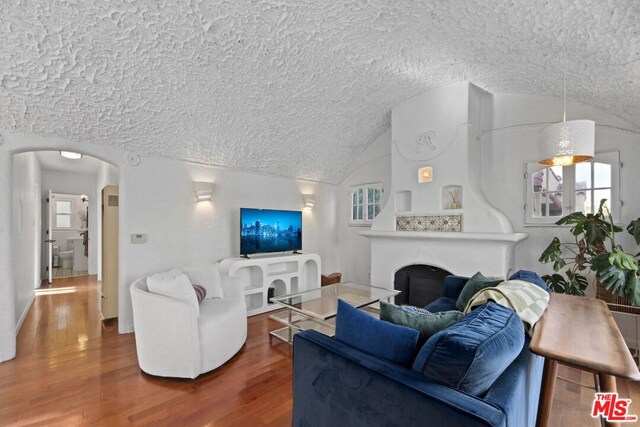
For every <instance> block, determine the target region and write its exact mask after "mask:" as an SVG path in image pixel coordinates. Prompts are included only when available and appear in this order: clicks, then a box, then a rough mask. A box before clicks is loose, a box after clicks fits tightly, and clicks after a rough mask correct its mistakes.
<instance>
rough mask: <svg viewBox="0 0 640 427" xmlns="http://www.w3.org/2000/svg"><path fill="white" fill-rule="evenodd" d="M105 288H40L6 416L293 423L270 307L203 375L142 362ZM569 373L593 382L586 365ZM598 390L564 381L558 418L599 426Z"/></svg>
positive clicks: (0, 388) (286, 356)
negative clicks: (106, 306)
mask: <svg viewBox="0 0 640 427" xmlns="http://www.w3.org/2000/svg"><path fill="white" fill-rule="evenodd" d="M98 290H99V288H98V284H97V282H96V280H95V276H85V277H74V278H69V279H61V280H56V281H54V285H53V286H51V287H50V288H48V289H43V290H40V291H38V295H37V297H36V301H35V302H34V304H33V306H32V308H31V310H30V312H29V314H28V316H27V318H26V320H25V323H24V325H23V327H22V329H21V331H20V334H19V336H18V353H17V357H16V358H15V359H14V360H11V361H8V362H5V363H2V364H0V425H20V426H23V425H34V426H36V425H43V426H44V425H46V426H51V425H59V426H85V425H104V426H118V425H130V424H136V425H144V424H153V425H154V426H155V425H157V426H177V425H179V426H201V425H206V426H245V425H246V426H267V425H268V426H286V425H290V423H291V408H292V397H291V356H290V350H289V347H288V345H287V344H283V343H280V344H274V345H271V344H269V337H268V332H269V331H270V330H272V329H275V328H276V327H277V326H278V324H277V323H276V322H274V321H272V320H270V319H269V318H268V315H261V316H254V317H251V318H249V336H248V339H247V344H246V345H245V346H244V348H243V349H242V350H241V351H240V353H238V355H236V356H235V357H234V358H233V359H232V360H231V361H230V362H228V363H227V364H225V365H224V366H223V367H222V368H220V369H217V370H215V371H213V372H211V373H209V374H206V375H202V376H200V377H198V378H197V379H195V380H177V379H164V378H156V377H152V376H149V375H146V374H144V373H142V372H141V371H140V368H139V367H138V363H137V359H136V352H135V340H134V335H133V334H126V335H120V334H118V332H117V325H116V324H115V322H111V323H107V324H103V322H101V321H100V320H99V299H98V295H99V292H98ZM274 342H275V341H274ZM559 374H560V375H561V376H564V377H567V378H569V379H570V380H572V381H578V382H582V383H587V384H593V379H592V376H591V375H589V374H587V373H582V372H580V371H577V370H573V369H570V368H566V367H563V366H561V367H560V371H559ZM618 391H619V393H620V394H621V395H622V396H624V397H629V398H631V399H632V400H633V404H632V409H631V413H633V414H639V415H640V405H638V404H639V403H640V386H639V385H638V384H632V383H629V382H626V381H622V380H621V381H619V382H618ZM592 399H593V391H592V390H589V389H587V388H582V387H579V386H577V385H575V384H572V383H568V382H565V381H558V382H557V385H556V393H555V399H554V406H553V409H552V420H553V424H554V425H562V426H569V427H571V426H590V425H593V426H597V425H599V422H598V420H596V419H592V418H591V417H590V410H591V401H592Z"/></svg>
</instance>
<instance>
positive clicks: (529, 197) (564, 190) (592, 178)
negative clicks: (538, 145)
mask: <svg viewBox="0 0 640 427" xmlns="http://www.w3.org/2000/svg"><path fill="white" fill-rule="evenodd" d="M620 167H621V166H620V153H619V152H617V151H615V152H609V153H600V154H596V155H595V157H594V159H593V160H592V161H591V162H583V163H578V164H575V165H571V166H564V167H563V166H550V167H546V166H540V165H539V164H537V163H535V162H532V163H527V166H526V168H527V171H526V174H525V179H526V201H525V212H526V223H527V224H553V223H555V222H556V221H558V220H559V219H560V218H561V217H563V216H565V215H568V214H570V213H572V212H584V213H585V214H587V213H593V212H594V210H597V209H598V206H599V205H600V200H602V199H607V208H608V209H609V210H610V211H611V214H612V216H613V219H614V221H616V220H617V219H618V217H619V213H620V206H621V203H620V194H619V187H620Z"/></svg>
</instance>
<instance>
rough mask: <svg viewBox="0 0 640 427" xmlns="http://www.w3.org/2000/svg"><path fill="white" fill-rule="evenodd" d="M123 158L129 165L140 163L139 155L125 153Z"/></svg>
mask: <svg viewBox="0 0 640 427" xmlns="http://www.w3.org/2000/svg"><path fill="white" fill-rule="evenodd" d="M124 159H125V161H126V162H127V164H128V165H129V166H138V165H139V164H140V156H138V155H137V154H134V153H127V155H126V156H125V158H124Z"/></svg>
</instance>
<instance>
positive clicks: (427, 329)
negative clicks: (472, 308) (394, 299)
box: [380, 301, 464, 347]
mask: <svg viewBox="0 0 640 427" xmlns="http://www.w3.org/2000/svg"><path fill="white" fill-rule="evenodd" d="M463 317H464V314H463V313H462V312H461V311H458V310H454V311H442V312H440V313H417V312H410V311H407V310H405V309H404V307H398V306H397V305H393V304H389V303H386V302H384V301H380V320H384V321H386V322H391V323H393V324H395V325H401V326H407V327H409V328H412V329H415V330H417V331H418V332H420V338H419V339H418V347H421V346H422V344H424V343H425V342H426V341H427V340H428V339H429V337H431V336H432V335H435V334H436V333H437V332H440V331H441V330H443V329H445V328H448V327H449V326H451V325H453V324H454V323H456V322H457V321H458V320H460V319H462V318H463Z"/></svg>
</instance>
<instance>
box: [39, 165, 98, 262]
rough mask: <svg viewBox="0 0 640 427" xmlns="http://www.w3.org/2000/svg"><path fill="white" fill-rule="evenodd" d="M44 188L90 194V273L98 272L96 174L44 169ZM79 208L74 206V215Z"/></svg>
mask: <svg viewBox="0 0 640 427" xmlns="http://www.w3.org/2000/svg"><path fill="white" fill-rule="evenodd" d="M42 190H43V191H44V192H46V191H48V190H52V191H53V192H54V193H62V194H77V195H80V194H85V195H87V196H89V274H96V272H97V271H98V252H97V249H98V238H97V237H98V235H97V234H96V233H97V230H98V227H97V221H96V218H98V212H99V209H100V202H99V199H98V197H97V195H96V177H95V175H89V174H80V173H70V172H58V171H51V170H46V169H44V170H43V171H42ZM78 209H79V207H77V206H74V208H73V211H74V212H73V213H74V216H75V213H76V211H77V210H78ZM76 234H78V233H76ZM78 235H79V234H78ZM60 237H61V238H66V237H65V236H63V235H60ZM43 271H44V269H43Z"/></svg>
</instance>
